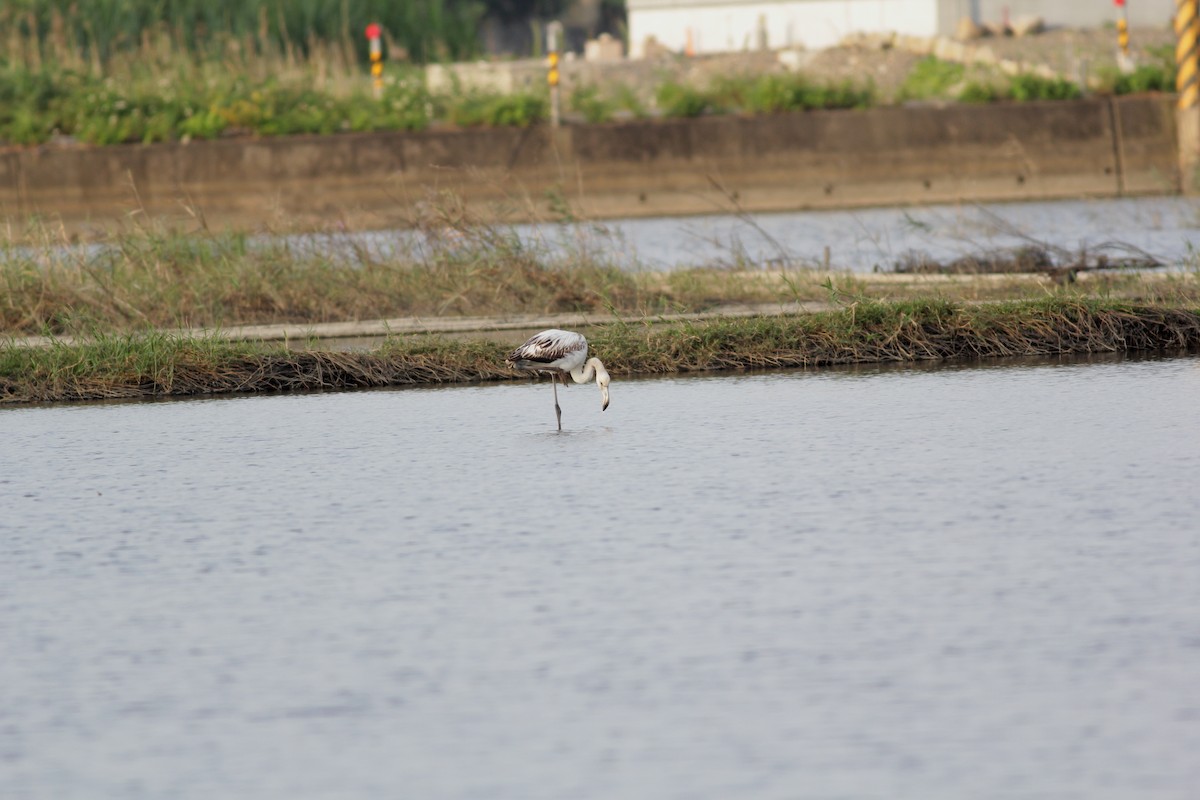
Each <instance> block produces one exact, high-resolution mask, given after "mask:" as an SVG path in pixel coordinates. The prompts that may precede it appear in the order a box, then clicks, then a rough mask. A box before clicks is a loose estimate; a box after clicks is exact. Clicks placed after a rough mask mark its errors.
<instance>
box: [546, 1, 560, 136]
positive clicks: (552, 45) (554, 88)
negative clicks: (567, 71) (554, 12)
mask: <svg viewBox="0 0 1200 800" xmlns="http://www.w3.org/2000/svg"><path fill="white" fill-rule="evenodd" d="M562 32H563V26H562V23H561V22H557V21H555V22H551V23H550V24H548V25H547V26H546V51H547V56H546V67H547V71H546V82H547V83H549V84H550V124H551V125H553V126H554V127H555V128H557V127H558V126H559V124H560V123H561V121H562V106H561V103H562V99H561V97H560V96H559V91H560V90H559V86H558V78H559V74H558V56H559V51H560V50H561V49H562Z"/></svg>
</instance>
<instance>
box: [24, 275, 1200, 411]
mask: <svg viewBox="0 0 1200 800" xmlns="http://www.w3.org/2000/svg"><path fill="white" fill-rule="evenodd" d="M649 321H650V320H647V322H649ZM589 338H590V339H591V342H592V349H593V351H594V352H596V353H597V354H598V355H600V356H601V357H602V358H603V359H604V361H605V363H606V364H607V365H608V366H609V369H610V371H612V372H613V373H614V374H617V375H630V374H656V373H670V372H691V371H710V370H740V369H764V368H777V367H809V366H820V365H831V364H850V363H868V362H886V361H890V362H899V361H918V360H944V359H977V358H990V357H1006V356H1008V357H1011V356H1034V355H1058V354H1068V353H1095V352H1123V351H1147V350H1157V351H1177V350H1183V349H1195V348H1200V309H1195V308H1187V309H1184V308H1173V307H1167V306H1139V305H1131V304H1127V303H1121V302H1119V301H1114V300H1069V299H1058V298H1052V299H1047V300H1042V301H1035V302H1012V303H995V304H986V305H959V304H955V303H951V302H948V301H942V300H928V301H915V302H903V303H880V302H862V303H853V304H851V305H848V306H845V307H842V308H839V309H838V310H835V311H828V312H820V313H815V314H799V315H795V316H787V317H752V318H740V319H722V320H715V321H710V322H684V323H675V324H670V325H650V324H627V323H616V324H612V325H608V326H606V327H603V328H599V329H596V330H594V331H592V332H591V334H590V337H589ZM506 349H507V346H506V345H504V344H497V343H494V342H484V341H468V342H464V341H455V340H448V339H442V338H436V337H424V336H423V337H396V338H393V339H390V340H388V341H387V342H386V343H385V344H384V345H383V346H381V347H380V348H379V349H377V350H374V351H372V352H369V353H332V352H321V351H301V352H293V351H288V350H286V349H283V348H281V347H267V346H263V345H253V344H249V343H235V342H229V341H226V340H221V339H186V338H180V337H175V336H171V335H167V334H161V333H152V334H144V335H127V336H100V337H98V338H96V339H95V340H93V341H90V342H87V343H83V344H77V345H70V346H68V345H56V346H53V347H50V348H48V349H34V348H20V347H14V346H11V345H10V346H6V347H3V348H0V403H20V402H39V401H42V402H46V401H62V400H88V399H103V398H136V397H165V396H187V395H201V394H217V393H230V392H262V391H293V390H313V389H342V388H353V387H370V386H400V385H416V384H436V383H454V382H469V381H492V380H503V379H508V378H514V377H517V376H516V374H515V373H514V372H512V371H510V370H508V369H506V368H505V367H504V366H503V353H504V352H505V350H506Z"/></svg>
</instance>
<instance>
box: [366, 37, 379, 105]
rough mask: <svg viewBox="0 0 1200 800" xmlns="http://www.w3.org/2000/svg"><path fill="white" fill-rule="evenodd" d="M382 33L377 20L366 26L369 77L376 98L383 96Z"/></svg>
mask: <svg viewBox="0 0 1200 800" xmlns="http://www.w3.org/2000/svg"><path fill="white" fill-rule="evenodd" d="M382 35H383V28H381V27H380V26H379V23H378V22H372V23H371V24H370V25H368V26H367V41H368V42H370V46H371V78H372V82H373V84H374V92H375V99H376V100H378V99H379V98H380V97H383V45H382V44H381V42H380V40H379V38H380V36H382Z"/></svg>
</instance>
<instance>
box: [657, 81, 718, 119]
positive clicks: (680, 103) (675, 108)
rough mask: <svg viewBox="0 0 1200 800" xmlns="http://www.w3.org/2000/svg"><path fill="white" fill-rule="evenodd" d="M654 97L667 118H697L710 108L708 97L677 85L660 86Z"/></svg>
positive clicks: (669, 83)
mask: <svg viewBox="0 0 1200 800" xmlns="http://www.w3.org/2000/svg"><path fill="white" fill-rule="evenodd" d="M654 97H655V100H656V101H657V103H658V107H659V109H660V110H661V111H662V113H663V116H667V117H698V116H700V115H701V114H703V113H705V112H706V111H709V110H710V109H711V108H712V102H711V101H710V100H709V98H708V95H706V94H705V93H704V92H702V91H700V90H699V89H694V88H692V87H691V86H684V85H683V84H679V83H672V82H668V83H664V84H661V85H660V86H659V87H658V91H657V92H655V95H654Z"/></svg>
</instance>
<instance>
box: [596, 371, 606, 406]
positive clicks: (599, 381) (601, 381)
mask: <svg viewBox="0 0 1200 800" xmlns="http://www.w3.org/2000/svg"><path fill="white" fill-rule="evenodd" d="M596 372H597V373H598V374H597V375H596V385H597V386H599V387H600V399H601V403H600V410H601V411H604V410H605V409H607V408H608V373H607V372H605V371H603V370H596Z"/></svg>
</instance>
